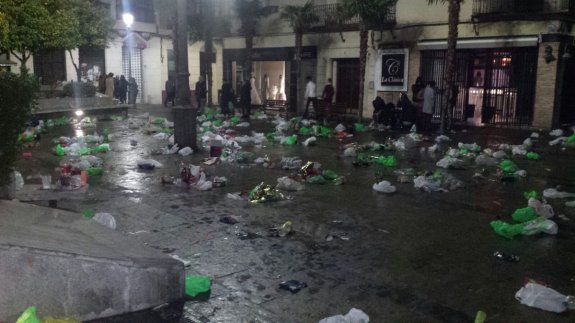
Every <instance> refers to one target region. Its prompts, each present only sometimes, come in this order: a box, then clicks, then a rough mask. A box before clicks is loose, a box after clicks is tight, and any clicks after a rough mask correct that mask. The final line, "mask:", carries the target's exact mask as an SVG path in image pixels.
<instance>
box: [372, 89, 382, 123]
mask: <svg viewBox="0 0 575 323" xmlns="http://www.w3.org/2000/svg"><path fill="white" fill-rule="evenodd" d="M371 103H372V104H373V117H372V118H373V122H374V123H375V124H380V123H382V122H383V111H384V110H385V101H383V99H382V98H381V97H380V96H376V97H375V100H373V101H372V102H371Z"/></svg>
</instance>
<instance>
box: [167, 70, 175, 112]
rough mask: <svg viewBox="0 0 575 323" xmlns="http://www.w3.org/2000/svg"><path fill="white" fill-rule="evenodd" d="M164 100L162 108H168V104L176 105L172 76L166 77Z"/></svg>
mask: <svg viewBox="0 0 575 323" xmlns="http://www.w3.org/2000/svg"><path fill="white" fill-rule="evenodd" d="M165 87H166V98H165V100H164V106H165V107H167V106H168V102H170V101H171V102H172V106H174V105H176V82H174V77H173V76H171V75H170V76H168V80H167V81H166V85H165Z"/></svg>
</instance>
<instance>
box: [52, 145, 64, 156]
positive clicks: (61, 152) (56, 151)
mask: <svg viewBox="0 0 575 323" xmlns="http://www.w3.org/2000/svg"><path fill="white" fill-rule="evenodd" d="M54 154H55V155H56V156H64V155H66V152H65V151H64V148H62V146H61V145H60V144H58V145H56V148H54Z"/></svg>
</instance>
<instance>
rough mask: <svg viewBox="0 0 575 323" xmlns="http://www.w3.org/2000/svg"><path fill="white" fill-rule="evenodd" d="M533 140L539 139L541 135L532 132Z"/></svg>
mask: <svg viewBox="0 0 575 323" xmlns="http://www.w3.org/2000/svg"><path fill="white" fill-rule="evenodd" d="M531 138H539V133H538V132H532V133H531Z"/></svg>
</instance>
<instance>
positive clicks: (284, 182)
mask: <svg viewBox="0 0 575 323" xmlns="http://www.w3.org/2000/svg"><path fill="white" fill-rule="evenodd" d="M276 187H277V188H278V189H280V190H283V191H288V192H291V191H301V190H303V189H304V185H303V184H302V183H300V182H298V181H296V180H294V179H291V178H289V177H287V176H284V177H280V178H278V185H277V186H276Z"/></svg>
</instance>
